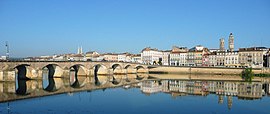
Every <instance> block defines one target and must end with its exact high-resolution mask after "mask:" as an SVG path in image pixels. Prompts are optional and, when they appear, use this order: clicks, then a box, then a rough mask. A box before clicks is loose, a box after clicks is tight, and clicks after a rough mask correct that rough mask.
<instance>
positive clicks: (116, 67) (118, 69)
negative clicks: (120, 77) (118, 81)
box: [111, 63, 123, 74]
mask: <svg viewBox="0 0 270 114" xmlns="http://www.w3.org/2000/svg"><path fill="white" fill-rule="evenodd" d="M111 68H112V69H113V74H123V71H122V66H121V65H120V64H118V63H114V64H113V65H112V67H111Z"/></svg>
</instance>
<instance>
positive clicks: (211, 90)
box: [141, 80, 269, 109]
mask: <svg viewBox="0 0 270 114" xmlns="http://www.w3.org/2000/svg"><path fill="white" fill-rule="evenodd" d="M141 83H142V84H141V91H142V92H143V93H145V94H147V95H150V94H153V93H158V92H164V93H170V94H171V95H172V97H173V98H175V97H177V96H184V95H200V96H207V95H209V94H216V95H217V96H218V104H223V103H224V100H225V98H226V99H227V105H228V109H231V107H232V103H233V99H232V97H233V96H235V97H238V99H244V100H254V99H260V98H262V97H263V95H265V94H268V95H269V84H264V85H265V88H264V89H263V86H262V85H263V84H262V82H251V83H249V82H239V81H199V80H146V81H143V82H141ZM225 96H226V97H225Z"/></svg>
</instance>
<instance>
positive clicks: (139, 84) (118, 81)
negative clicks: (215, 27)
mask: <svg viewBox="0 0 270 114" xmlns="http://www.w3.org/2000/svg"><path fill="white" fill-rule="evenodd" d="M76 72H77V71H76V69H75V70H73V71H71V72H70V74H69V75H70V76H68V77H70V78H59V77H50V73H49V72H48V70H47V69H44V71H43V74H42V75H43V79H42V80H25V79H16V82H1V83H0V102H9V101H13V100H19V99H27V98H34V97H42V96H49V95H55V94H63V93H74V92H79V91H92V90H98V89H106V88H116V87H124V88H130V87H134V88H140V91H141V92H142V93H143V94H145V95H147V96H150V95H152V94H156V93H166V94H170V95H171V96H172V98H173V99H176V98H178V97H183V96H188V95H192V96H193V95H195V96H208V95H210V94H212V95H217V96H218V99H217V104H223V103H224V101H226V103H227V106H228V109H231V108H232V104H233V97H237V98H238V99H241V100H256V99H261V98H262V97H263V96H267V95H269V94H270V91H269V90H270V88H269V79H266V78H264V79H255V80H254V81H253V82H244V81H242V80H241V79H238V77H239V76H221V77H218V76H217V78H213V77H212V76H198V75H194V76H193V75H177V76H176V75H149V74H126V75H97V74H95V75H93V76H86V75H77V73H76Z"/></svg>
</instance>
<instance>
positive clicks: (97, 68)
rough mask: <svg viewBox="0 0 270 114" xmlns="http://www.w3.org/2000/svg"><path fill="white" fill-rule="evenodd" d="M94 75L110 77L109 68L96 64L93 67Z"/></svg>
mask: <svg viewBox="0 0 270 114" xmlns="http://www.w3.org/2000/svg"><path fill="white" fill-rule="evenodd" d="M93 69H94V75H108V74H109V73H108V68H107V67H106V66H105V65H103V64H96V65H94V67H93Z"/></svg>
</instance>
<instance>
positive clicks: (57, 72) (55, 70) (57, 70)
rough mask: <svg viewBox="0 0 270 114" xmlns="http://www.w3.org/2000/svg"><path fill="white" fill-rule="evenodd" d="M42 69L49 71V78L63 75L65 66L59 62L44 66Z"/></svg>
mask: <svg viewBox="0 0 270 114" xmlns="http://www.w3.org/2000/svg"><path fill="white" fill-rule="evenodd" d="M42 71H44V72H45V71H48V77H49V78H54V77H62V75H63V68H62V67H61V66H59V65H57V64H47V65H46V66H44V67H42Z"/></svg>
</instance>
